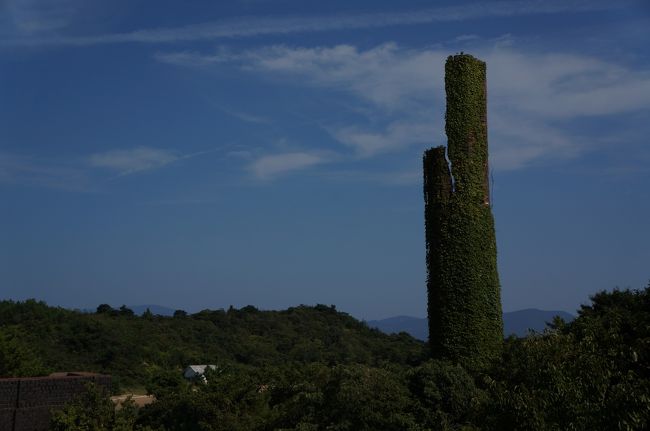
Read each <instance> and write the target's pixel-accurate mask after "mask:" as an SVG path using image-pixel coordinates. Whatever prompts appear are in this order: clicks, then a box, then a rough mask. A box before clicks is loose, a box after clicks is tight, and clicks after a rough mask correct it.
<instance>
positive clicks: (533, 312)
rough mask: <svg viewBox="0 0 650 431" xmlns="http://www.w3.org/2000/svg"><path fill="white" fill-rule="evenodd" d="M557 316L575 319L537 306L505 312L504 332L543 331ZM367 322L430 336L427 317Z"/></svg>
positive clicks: (386, 329)
mask: <svg viewBox="0 0 650 431" xmlns="http://www.w3.org/2000/svg"><path fill="white" fill-rule="evenodd" d="M555 316H560V317H561V318H563V319H564V320H566V321H571V320H573V319H574V316H573V315H571V314H569V313H567V312H566V311H548V310H537V309H535V308H528V309H526V310H519V311H511V312H508V313H503V332H504V334H505V335H506V336H508V335H511V334H515V335H517V336H518V337H523V336H525V335H527V334H528V330H529V329H532V330H534V331H537V332H541V331H543V330H544V328H546V322H550V321H552V320H553V317H555ZM366 323H368V326H370V327H372V328H377V329H379V330H380V331H382V332H385V333H388V334H393V333H398V332H407V333H409V334H411V335H412V336H413V337H415V338H418V339H420V340H426V339H427V336H428V329H427V319H426V318H420V317H411V316H396V317H389V318H387V319H381V320H369V321H368V322H366Z"/></svg>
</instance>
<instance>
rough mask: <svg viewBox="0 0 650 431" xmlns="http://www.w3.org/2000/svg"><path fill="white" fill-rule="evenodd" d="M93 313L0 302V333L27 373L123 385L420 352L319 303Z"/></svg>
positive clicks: (410, 341)
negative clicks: (232, 366)
mask: <svg viewBox="0 0 650 431" xmlns="http://www.w3.org/2000/svg"><path fill="white" fill-rule="evenodd" d="M100 311H101V312H100V313H92V314H89V313H80V312H76V311H70V310H66V309H62V308H55V307H49V306H47V305H46V304H45V303H43V302H37V301H34V300H28V301H25V302H13V301H3V302H0V335H2V334H5V338H7V339H11V340H12V342H13V343H14V344H15V345H16V346H17V347H16V348H18V349H20V350H22V351H24V352H25V354H24V355H23V356H24V357H25V358H30V361H31V362H34V361H36V362H37V364H36V365H33V364H32V365H30V367H31V370H34V369H42V370H43V371H42V372H45V371H57V370H87V371H96V372H102V373H109V374H112V375H113V376H114V377H115V379H116V381H117V382H119V384H121V385H127V386H131V385H138V386H140V385H143V384H144V382H145V381H146V379H147V375H148V373H150V372H151V371H152V370H155V369H160V368H163V369H179V368H181V367H184V366H186V365H188V364H191V363H200V364H201V363H218V364H224V363H240V364H245V365H251V366H275V365H285V364H291V363H295V364H305V363H311V362H321V363H324V364H329V365H335V364H351V363H359V364H367V365H379V364H383V363H395V364H417V363H419V362H420V361H421V360H422V358H423V355H424V347H423V346H424V345H423V343H422V342H420V341H417V340H415V339H414V338H412V337H410V336H408V335H404V334H403V335H385V334H383V333H382V332H380V331H378V330H376V329H371V328H369V327H368V326H367V325H366V324H365V323H362V322H360V321H358V320H356V319H354V318H353V317H351V316H349V315H348V314H346V313H341V312H338V311H336V310H335V309H334V308H333V307H329V306H324V305H317V306H315V307H309V306H299V307H292V308H289V309H287V310H283V311H260V310H258V309H256V308H255V307H252V306H247V307H244V308H242V309H239V310H238V309H234V308H231V309H229V310H227V311H225V310H204V311H201V312H199V313H196V314H193V315H187V316H177V317H164V316H154V315H147V314H145V315H143V316H142V317H139V316H137V315H134V314H133V313H132V312H131V310H129V309H127V308H126V307H122V308H121V309H112V308H110V307H107V306H106V307H103V308H101V309H100ZM21 366H22V367H23V368H24V366H26V365H24V364H23V365H21V364H15V365H14V366H13V367H12V368H13V369H7V370H0V373H1V374H4V375H11V374H14V375H15V374H21V373H22V374H29V373H28V372H27V371H25V370H22V371H21ZM39 367H40V368H39ZM7 368H11V367H7Z"/></svg>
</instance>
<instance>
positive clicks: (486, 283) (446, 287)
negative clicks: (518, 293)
mask: <svg viewBox="0 0 650 431" xmlns="http://www.w3.org/2000/svg"><path fill="white" fill-rule="evenodd" d="M445 90H446V93H447V112H446V114H445V121H446V124H445V131H446V133H447V148H445V147H443V146H440V147H436V148H431V149H429V150H427V151H425V153H424V157H423V163H424V205H425V210H424V214H425V215H424V217H425V229H426V249H427V272H428V276H427V293H428V304H427V306H428V315H429V343H430V345H431V351H432V355H433V357H434V358H441V359H449V360H452V361H457V362H460V363H461V364H463V365H465V366H466V367H468V368H470V369H481V368H484V367H485V366H486V365H487V364H488V363H489V362H490V361H491V360H493V359H495V358H497V357H498V356H499V354H500V351H501V346H502V343H503V321H502V314H501V294H500V287H499V275H498V273H497V253H496V238H495V233H494V219H493V217H492V208H491V206H490V188H489V167H488V144H487V93H486V81H485V63H484V62H482V61H480V60H478V59H476V58H474V57H472V56H471V55H467V54H463V53H461V54H459V55H454V56H450V57H449V58H447V63H446V65H445Z"/></svg>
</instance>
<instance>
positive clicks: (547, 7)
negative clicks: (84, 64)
mask: <svg viewBox="0 0 650 431" xmlns="http://www.w3.org/2000/svg"><path fill="white" fill-rule="evenodd" d="M617 7H622V5H621V4H620V3H619V2H604V1H585V0H573V1H570V0H566V1H558V0H554V1H544V2H541V1H532V0H524V1H497V2H476V3H473V4H469V5H462V6H460V5H459V6H449V7H438V8H429V9H422V10H412V11H406V12H404V11H401V12H400V11H387V12H380V13H360V14H348V15H328V16H292V17H242V18H238V19H229V20H222V21H216V22H207V23H203V24H195V25H188V26H182V27H175V28H159V29H146V30H145V29H143V30H137V31H132V32H127V33H115V34H104V35H99V36H59V37H49V38H22V39H15V40H8V41H5V42H4V44H9V45H77V46H83V45H96V44H109V43H168V42H179V41H193V40H218V39H226V38H242V37H253V36H263V35H272V34H289V33H301V32H322V31H338V30H349V29H366V28H378V27H389V26H398V25H414V24H428V23H435V22H449V21H465V20H475V19H482V18H491V17H511V16H522V15H533V14H555V13H563V12H574V13H576V12H590V11H598V10H608V9H613V8H617Z"/></svg>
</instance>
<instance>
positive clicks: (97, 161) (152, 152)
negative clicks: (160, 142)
mask: <svg viewBox="0 0 650 431" xmlns="http://www.w3.org/2000/svg"><path fill="white" fill-rule="evenodd" d="M178 159H179V156H178V155H177V154H175V153H174V152H172V151H169V150H162V149H157V148H149V147H138V148H133V149H129V150H111V151H107V152H103V153H97V154H93V155H91V156H90V157H89V158H88V163H89V164H90V166H93V167H97V168H107V169H110V170H113V171H115V172H117V174H118V175H128V174H133V173H136V172H141V171H146V170H150V169H156V168H161V167H163V166H165V165H168V164H170V163H172V162H174V161H176V160H178Z"/></svg>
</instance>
